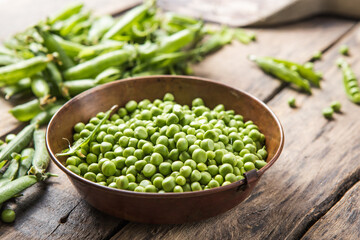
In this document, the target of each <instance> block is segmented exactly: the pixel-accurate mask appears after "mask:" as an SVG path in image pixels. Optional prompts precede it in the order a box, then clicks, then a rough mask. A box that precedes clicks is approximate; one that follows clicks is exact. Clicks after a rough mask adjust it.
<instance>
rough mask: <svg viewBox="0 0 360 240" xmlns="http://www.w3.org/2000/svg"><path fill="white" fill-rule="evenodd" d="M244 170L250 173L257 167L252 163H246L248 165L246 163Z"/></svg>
mask: <svg viewBox="0 0 360 240" xmlns="http://www.w3.org/2000/svg"><path fill="white" fill-rule="evenodd" d="M244 169H245V171H247V172H248V171H250V170H253V169H255V165H254V163H252V162H246V163H244Z"/></svg>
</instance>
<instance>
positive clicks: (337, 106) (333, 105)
mask: <svg viewBox="0 0 360 240" xmlns="http://www.w3.org/2000/svg"><path fill="white" fill-rule="evenodd" d="M330 107H331V108H332V109H333V110H334V112H340V110H341V103H340V102H339V101H333V102H331V104H330Z"/></svg>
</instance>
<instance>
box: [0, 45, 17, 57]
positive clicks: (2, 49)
mask: <svg viewBox="0 0 360 240" xmlns="http://www.w3.org/2000/svg"><path fill="white" fill-rule="evenodd" d="M0 55H7V56H13V57H15V56H16V54H15V52H14V51H12V50H10V49H8V48H6V47H4V46H0Z"/></svg>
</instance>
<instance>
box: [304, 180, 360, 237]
mask: <svg viewBox="0 0 360 240" xmlns="http://www.w3.org/2000/svg"><path fill="white" fill-rule="evenodd" d="M359 198H360V183H357V184H356V185H355V186H353V187H352V188H351V189H349V191H348V192H346V194H345V195H344V197H343V198H342V199H341V200H340V201H339V202H338V203H337V204H336V205H335V206H334V207H333V208H332V209H331V210H330V211H328V212H327V213H326V214H325V215H324V216H323V217H322V218H321V219H319V221H317V222H316V223H315V224H314V225H313V226H312V227H311V228H310V229H309V231H308V232H307V233H306V234H305V235H304V237H303V238H302V239H304V240H310V239H360V232H359V226H360V201H359Z"/></svg>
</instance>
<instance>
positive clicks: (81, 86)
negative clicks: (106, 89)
mask: <svg viewBox="0 0 360 240" xmlns="http://www.w3.org/2000/svg"><path fill="white" fill-rule="evenodd" d="M93 87H96V81H95V80H94V79H80V80H71V81H66V82H64V84H63V90H64V91H65V92H67V93H68V94H69V95H70V96H72V97H74V96H76V95H78V94H79V93H82V92H84V91H86V90H88V89H90V88H93Z"/></svg>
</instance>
